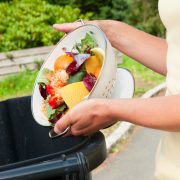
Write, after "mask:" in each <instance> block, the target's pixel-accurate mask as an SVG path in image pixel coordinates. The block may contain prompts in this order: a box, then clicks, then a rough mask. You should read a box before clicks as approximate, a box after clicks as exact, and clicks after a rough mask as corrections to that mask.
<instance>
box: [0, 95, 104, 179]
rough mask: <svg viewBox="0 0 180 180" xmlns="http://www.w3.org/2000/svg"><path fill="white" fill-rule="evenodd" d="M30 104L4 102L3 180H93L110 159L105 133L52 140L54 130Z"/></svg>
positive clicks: (0, 136)
mask: <svg viewBox="0 0 180 180" xmlns="http://www.w3.org/2000/svg"><path fill="white" fill-rule="evenodd" d="M30 101H31V97H30V96H28V97H21V98H15V99H9V100H6V101H1V102H0V179H14V180H20V179H22V180H28V179H32V180H35V179H58V180H86V179H87V180H89V179H91V171H92V170H93V169H94V168H96V167H97V166H98V165H100V164H101V163H102V162H103V161H104V159H105V158H106V145H105V139H104V136H103V134H102V133H100V132H98V133H96V134H94V135H92V136H89V137H66V138H64V137H60V138H55V139H50V138H49V136H48V132H49V130H50V129H49V128H47V127H42V126H40V125H38V124H37V123H36V122H35V120H34V119H33V117H32V113H31V105H30Z"/></svg>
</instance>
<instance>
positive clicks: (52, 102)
mask: <svg viewBox="0 0 180 180" xmlns="http://www.w3.org/2000/svg"><path fill="white" fill-rule="evenodd" d="M48 103H49V105H50V106H51V107H52V109H55V108H56V107H57V106H58V105H59V99H58V98H57V97H55V96H50V98H49V100H48Z"/></svg>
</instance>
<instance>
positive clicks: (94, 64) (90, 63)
mask: <svg viewBox="0 0 180 180" xmlns="http://www.w3.org/2000/svg"><path fill="white" fill-rule="evenodd" d="M101 66H102V64H101V61H100V60H99V59H98V58H97V56H91V57H90V58H89V59H87V60H86V62H85V68H86V71H87V72H88V73H91V74H93V75H94V74H95V71H96V69H98V68H101Z"/></svg>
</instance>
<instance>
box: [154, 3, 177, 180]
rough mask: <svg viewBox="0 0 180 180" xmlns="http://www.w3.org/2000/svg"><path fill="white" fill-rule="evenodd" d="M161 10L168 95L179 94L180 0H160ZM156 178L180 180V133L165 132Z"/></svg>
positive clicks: (158, 157)
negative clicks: (164, 33) (165, 35)
mask: <svg viewBox="0 0 180 180" xmlns="http://www.w3.org/2000/svg"><path fill="white" fill-rule="evenodd" d="M159 12H160V16H161V19H162V21H163V23H164V25H165V27H166V30H167V42H168V52H167V69H168V74H167V95H174V94H179V93H180V0H159ZM173 108H179V110H180V107H173ZM170 120H171V119H170ZM155 179H156V180H180V133H171V132H166V133H165V134H164V136H163V138H162V140H161V143H160V145H159V149H158V153H157V159H156V172H155Z"/></svg>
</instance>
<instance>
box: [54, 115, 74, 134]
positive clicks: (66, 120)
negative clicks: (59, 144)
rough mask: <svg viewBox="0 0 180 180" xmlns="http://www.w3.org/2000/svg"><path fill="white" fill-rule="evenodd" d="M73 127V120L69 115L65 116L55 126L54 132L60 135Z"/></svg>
mask: <svg viewBox="0 0 180 180" xmlns="http://www.w3.org/2000/svg"><path fill="white" fill-rule="evenodd" d="M70 125H71V119H70V117H69V116H68V114H66V115H64V116H63V117H62V118H61V119H60V120H59V121H58V122H57V123H56V124H55V126H54V131H55V132H56V133H57V134H59V133H62V132H64V131H65V130H66V129H67V128H68V127H70Z"/></svg>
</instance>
